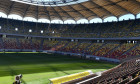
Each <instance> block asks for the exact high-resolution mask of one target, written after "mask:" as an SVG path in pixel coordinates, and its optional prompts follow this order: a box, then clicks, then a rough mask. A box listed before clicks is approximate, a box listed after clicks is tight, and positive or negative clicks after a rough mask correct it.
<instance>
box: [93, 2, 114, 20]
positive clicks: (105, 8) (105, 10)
mask: <svg viewBox="0 0 140 84" xmlns="http://www.w3.org/2000/svg"><path fill="white" fill-rule="evenodd" d="M90 1H91V3H93V4H95V5H97V6H98V8H102V9H103V10H105V11H107V12H108V13H109V14H110V15H113V16H115V15H114V14H113V13H112V12H111V11H109V10H107V9H106V8H104V6H105V5H103V6H100V5H99V4H97V3H95V2H94V1H93V0H90ZM109 5H110V4H109ZM107 6H108V5H107ZM103 17H104V16H102V18H103Z"/></svg>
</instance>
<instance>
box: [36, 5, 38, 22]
mask: <svg viewBox="0 0 140 84" xmlns="http://www.w3.org/2000/svg"><path fill="white" fill-rule="evenodd" d="M36 19H37V20H38V6H36Z"/></svg>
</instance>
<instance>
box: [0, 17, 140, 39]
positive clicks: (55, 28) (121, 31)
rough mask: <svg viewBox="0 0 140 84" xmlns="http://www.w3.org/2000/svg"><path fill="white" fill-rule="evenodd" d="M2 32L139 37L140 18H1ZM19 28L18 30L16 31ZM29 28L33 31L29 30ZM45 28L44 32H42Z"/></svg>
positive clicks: (64, 35) (57, 35)
mask: <svg viewBox="0 0 140 84" xmlns="http://www.w3.org/2000/svg"><path fill="white" fill-rule="evenodd" d="M0 26H1V27H2V28H1V29H0V33H10V34H23V35H38V36H51V37H80V38H81V37H82V38H113V37H139V36H140V19H136V20H129V21H120V22H110V23H96V24H94V23H93V24H43V23H38V24H36V23H34V22H25V21H18V20H11V19H8V20H7V19H3V18H0ZM15 28H18V31H15ZM29 29H31V30H32V32H29ZM41 30H43V33H41Z"/></svg>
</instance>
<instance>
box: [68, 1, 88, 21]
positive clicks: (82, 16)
mask: <svg viewBox="0 0 140 84" xmlns="http://www.w3.org/2000/svg"><path fill="white" fill-rule="evenodd" d="M66 4H67V3H66ZM67 6H68V7H70V8H71V9H73V10H74V11H75V12H77V13H78V14H80V15H81V16H82V17H83V18H85V19H87V20H88V18H86V17H85V16H84V15H83V14H82V13H80V12H79V10H76V9H74V8H73V7H72V6H71V5H68V4H67Z"/></svg>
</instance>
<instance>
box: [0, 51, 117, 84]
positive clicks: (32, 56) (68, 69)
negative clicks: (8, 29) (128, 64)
mask: <svg viewBox="0 0 140 84" xmlns="http://www.w3.org/2000/svg"><path fill="white" fill-rule="evenodd" d="M114 66H116V64H111V63H104V62H95V61H90V60H84V59H79V58H76V57H70V56H63V55H54V54H46V53H0V84H12V83H13V81H14V77H15V75H18V74H23V79H22V82H23V84H48V83H49V80H48V79H50V78H55V77H60V76H64V75H69V74H73V73H78V72H82V71H86V70H92V71H93V72H99V71H104V70H107V69H110V68H112V67H114Z"/></svg>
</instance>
